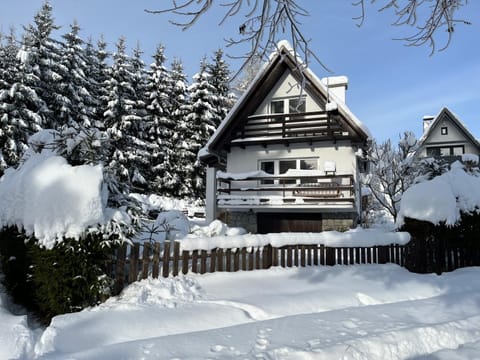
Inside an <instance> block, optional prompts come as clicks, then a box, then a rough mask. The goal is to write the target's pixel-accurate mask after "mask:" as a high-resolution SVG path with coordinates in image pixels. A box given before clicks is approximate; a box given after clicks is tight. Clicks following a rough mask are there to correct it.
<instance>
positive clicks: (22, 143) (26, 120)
mask: <svg viewBox="0 0 480 360" xmlns="http://www.w3.org/2000/svg"><path fill="white" fill-rule="evenodd" d="M28 42H29V39H28V37H26V39H25V40H24V43H25V44H26V45H23V46H22V48H21V49H20V50H19V51H18V53H17V55H16V58H15V61H13V60H12V61H10V65H9V68H8V71H9V72H10V74H11V78H10V79H9V81H12V83H11V84H7V83H6V82H5V83H4V88H2V89H0V175H1V174H2V173H3V171H4V170H5V168H6V167H9V166H16V165H18V163H19V162H20V160H21V158H22V155H23V153H24V152H25V150H26V148H27V140H28V138H29V136H30V135H32V134H33V133H35V132H37V131H39V130H40V129H41V128H42V124H43V118H42V114H43V109H44V108H45V103H44V102H43V100H42V99H41V98H40V97H39V96H38V95H37V92H36V90H35V89H36V86H37V83H38V78H37V77H36V75H35V71H34V66H35V64H34V63H32V62H31V60H32V59H31V57H30V53H29V52H28V51H26V49H27V48H28Z"/></svg>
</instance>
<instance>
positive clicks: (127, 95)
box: [104, 38, 142, 186]
mask: <svg viewBox="0 0 480 360" xmlns="http://www.w3.org/2000/svg"><path fill="white" fill-rule="evenodd" d="M133 82H134V80H133V73H132V63H131V60H130V58H129V56H128V55H127V54H126V52H125V39H124V38H120V40H119V41H118V43H117V52H116V53H115V54H114V55H113V64H112V67H111V69H110V77H109V78H108V79H107V80H106V81H105V84H104V86H105V89H106V91H107V94H106V98H105V99H104V103H105V104H106V108H107V110H106V111H105V113H104V118H105V127H106V129H107V134H108V135H109V137H110V139H111V146H112V151H113V153H112V154H111V157H110V160H109V166H110V167H111V168H112V171H113V172H114V173H115V175H116V176H117V177H118V179H119V180H120V181H121V182H122V183H123V184H124V185H125V186H130V185H131V184H132V180H133V179H134V176H136V175H137V173H138V171H139V169H138V168H136V167H135V161H134V160H135V158H136V153H135V151H136V142H137V138H136V135H135V134H136V132H137V131H138V128H139V126H140V123H141V120H142V119H141V117H139V116H138V115H137V113H136V106H137V97H136V93H135V89H134V88H133V86H132V83H133ZM137 179H138V178H135V180H137Z"/></svg>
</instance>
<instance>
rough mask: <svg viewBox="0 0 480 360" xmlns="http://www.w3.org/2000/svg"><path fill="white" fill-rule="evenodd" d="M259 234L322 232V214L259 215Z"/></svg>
mask: <svg viewBox="0 0 480 360" xmlns="http://www.w3.org/2000/svg"><path fill="white" fill-rule="evenodd" d="M257 231H258V233H259V234H268V233H279V232H321V231H322V214H320V213H258V214H257Z"/></svg>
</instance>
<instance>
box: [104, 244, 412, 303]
mask: <svg viewBox="0 0 480 360" xmlns="http://www.w3.org/2000/svg"><path fill="white" fill-rule="evenodd" d="M404 253H405V247H404V246H400V245H394V244H392V245H388V246H373V247H327V246H324V245H289V246H283V247H279V248H276V247H272V246H270V245H267V246H264V247H255V248H237V249H220V248H216V249H213V250H210V251H206V250H194V251H180V242H178V241H165V242H164V243H159V242H154V243H150V242H145V243H141V244H140V243H134V244H132V245H127V244H125V245H123V246H122V247H120V248H119V249H118V251H117V252H116V256H115V257H114V258H115V259H114V264H113V268H112V270H113V272H114V277H115V291H116V292H117V293H119V292H120V291H121V290H122V289H123V288H124V287H125V286H126V285H128V284H130V283H132V282H134V281H137V280H141V279H146V278H147V277H149V276H151V277H153V278H158V277H160V276H162V277H169V276H177V275H178V274H180V273H182V274H187V273H198V274H205V273H213V272H216V271H227V272H233V271H239V270H243V271H249V270H258V269H268V268H270V267H272V266H281V267H294V266H295V267H298V266H302V267H304V266H318V265H354V264H386V263H395V264H398V265H400V266H404V264H405V258H404Z"/></svg>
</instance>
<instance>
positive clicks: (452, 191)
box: [397, 161, 480, 227]
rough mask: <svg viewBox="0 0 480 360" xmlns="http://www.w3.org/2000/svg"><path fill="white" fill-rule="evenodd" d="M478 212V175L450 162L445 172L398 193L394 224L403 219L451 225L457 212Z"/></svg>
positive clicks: (456, 220)
mask: <svg viewBox="0 0 480 360" xmlns="http://www.w3.org/2000/svg"><path fill="white" fill-rule="evenodd" d="M479 211H480V177H479V176H477V175H474V174H471V173H467V172H466V171H465V170H464V167H463V165H462V164H461V163H460V162H458V161H457V162H454V163H453V164H452V168H451V170H450V171H448V172H447V173H445V174H443V175H440V176H437V177H435V178H433V179H432V180H429V181H426V182H422V183H419V184H415V185H413V186H411V187H410V188H409V189H407V191H405V193H404V194H403V196H402V200H401V202H400V212H399V214H398V217H397V227H400V226H402V225H403V224H404V221H405V218H407V217H408V218H412V219H417V220H423V221H428V222H431V223H432V224H435V225H437V224H439V223H442V222H445V224H446V225H454V224H456V223H457V222H458V221H459V220H460V216H461V213H462V212H463V213H472V212H477V213H478V212H479Z"/></svg>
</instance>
